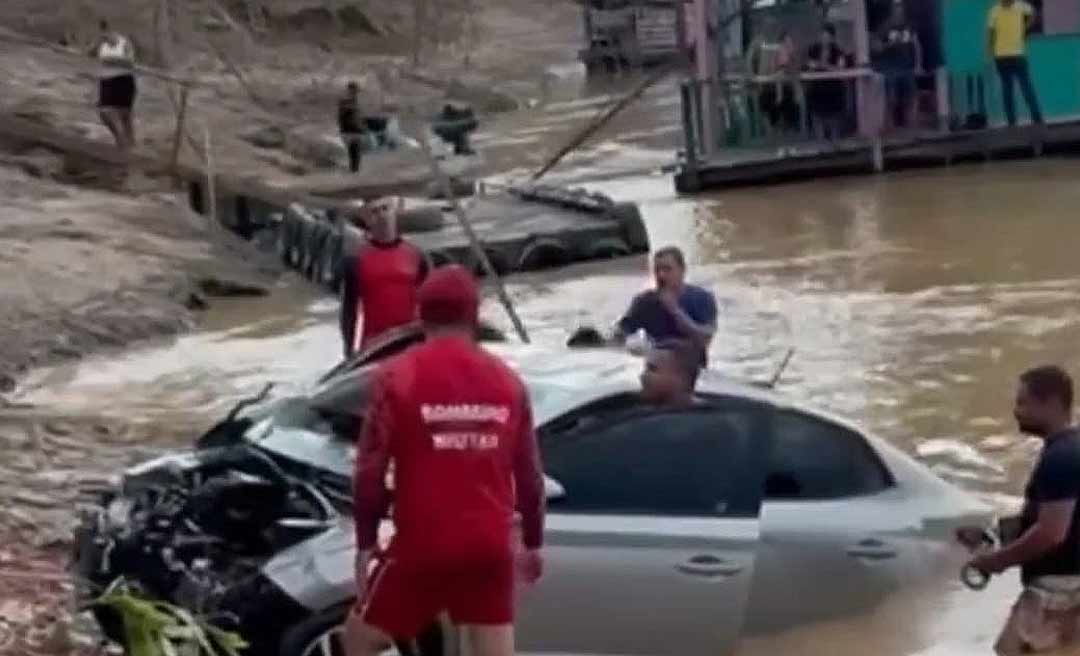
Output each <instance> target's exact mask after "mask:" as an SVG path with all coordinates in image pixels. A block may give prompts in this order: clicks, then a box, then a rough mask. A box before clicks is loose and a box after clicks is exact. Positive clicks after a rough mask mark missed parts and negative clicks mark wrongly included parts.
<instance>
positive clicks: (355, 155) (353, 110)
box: [338, 82, 367, 173]
mask: <svg viewBox="0 0 1080 656" xmlns="http://www.w3.org/2000/svg"><path fill="white" fill-rule="evenodd" d="M338 130H339V131H340V132H341V140H342V141H343V142H344V143H345V149H346V150H348V151H349V170H350V171H352V172H353V173H356V172H357V171H359V170H360V158H361V154H362V153H363V141H364V139H365V138H366V137H367V130H366V128H365V126H364V121H363V120H362V119H361V117H360V85H358V84H357V83H356V82H349V85H348V87H347V88H346V90H345V95H344V96H342V97H341V100H339V101H338Z"/></svg>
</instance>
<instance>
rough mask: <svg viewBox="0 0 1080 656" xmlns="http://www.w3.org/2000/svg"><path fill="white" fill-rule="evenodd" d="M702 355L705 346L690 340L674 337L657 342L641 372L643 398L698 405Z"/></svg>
mask: <svg viewBox="0 0 1080 656" xmlns="http://www.w3.org/2000/svg"><path fill="white" fill-rule="evenodd" d="M702 359H703V358H702V352H701V348H700V347H698V346H697V345H696V344H694V343H693V342H691V341H689V340H683V339H672V340H666V341H663V342H660V343H659V344H657V345H655V346H654V347H653V348H652V349H651V350H650V351H649V353H648V355H647V356H646V357H645V368H644V369H643V370H642V372H641V398H642V399H643V400H644V401H645V402H646V403H649V404H651V405H656V406H662V407H665V408H685V407H688V406H692V405H694V388H695V386H696V385H697V379H698V376H699V375H700V374H701V361H702Z"/></svg>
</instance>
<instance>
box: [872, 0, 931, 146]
mask: <svg viewBox="0 0 1080 656" xmlns="http://www.w3.org/2000/svg"><path fill="white" fill-rule="evenodd" d="M875 45H876V46H877V48H876V50H877V53H876V56H875V58H874V59H875V62H874V64H875V66H874V67H875V68H876V69H877V70H878V71H879V72H880V73H882V74H883V75H884V76H885V97H886V99H887V104H886V107H887V108H888V116H889V118H890V119H891V121H892V126H893V127H896V128H902V127H910V126H912V125H913V124H914V118H915V109H916V106H915V102H916V93H915V91H916V79H915V78H916V76H917V75H921V74H922V70H923V52H922V43H921V42H920V41H919V33H918V31H916V29H915V27H914V25H912V23H911V21H910V20H908V17H907V12H906V11H905V10H904V5H903V3H902V2H895V3H894V4H893V9H892V14H891V15H890V16H889V19H888V20H887V21H886V22H885V24H884V26H882V28H881V30H879V32H878V34H877V38H876V44H875Z"/></svg>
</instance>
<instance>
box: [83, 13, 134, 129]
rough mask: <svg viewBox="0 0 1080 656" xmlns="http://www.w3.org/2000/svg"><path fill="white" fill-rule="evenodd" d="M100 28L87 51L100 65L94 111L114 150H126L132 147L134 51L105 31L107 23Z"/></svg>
mask: <svg viewBox="0 0 1080 656" xmlns="http://www.w3.org/2000/svg"><path fill="white" fill-rule="evenodd" d="M100 27H101V35H100V36H99V37H98V39H97V41H95V42H94V45H93V47H92V48H91V49H90V55H91V56H92V57H95V58H96V59H97V60H98V61H99V62H100V64H101V70H100V73H99V75H100V80H99V82H98V111H99V112H100V115H101V122H102V123H104V124H105V127H106V128H108V129H109V132H111V133H112V135H113V138H114V139H115V140H116V145H117V147H119V148H120V149H121V150H128V149H130V148H132V147H133V146H134V145H135V123H134V120H133V119H132V107H133V106H134V105H135V91H136V89H135V71H134V68H135V50H134V48H133V47H132V45H131V41H130V40H129V39H128V38H127V37H126V36H124V35H123V34H120V33H119V32H113V31H111V30H110V29H109V23H108V21H104V20H103V21H101V24H100Z"/></svg>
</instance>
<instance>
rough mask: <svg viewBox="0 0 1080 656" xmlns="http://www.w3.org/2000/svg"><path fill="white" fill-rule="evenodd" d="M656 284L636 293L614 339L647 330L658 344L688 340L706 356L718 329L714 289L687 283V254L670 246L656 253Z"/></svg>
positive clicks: (623, 340)
mask: <svg viewBox="0 0 1080 656" xmlns="http://www.w3.org/2000/svg"><path fill="white" fill-rule="evenodd" d="M653 275H654V276H655V277H656V288H655V289H650V290H648V291H644V292H642V293H640V294H638V295H637V296H635V297H634V300H633V301H632V302H631V303H630V308H629V309H628V310H627V311H626V314H625V315H624V316H623V318H622V319H620V320H619V322H618V323H617V324H616V325H615V335H614V339H615V341H616V342H618V343H625V341H626V338H627V337H629V336H631V335H633V334H634V333H636V332H637V331H639V330H644V331H645V334H646V335H648V336H649V340H650V341H652V343H654V344H656V343H658V342H664V341H668V340H678V339H684V340H689V341H690V342H692V343H693V344H694V345H696V346H697V347H698V348H700V350H701V353H702V357H703V358H705V357H706V356H707V352H708V349H709V344H710V343H711V342H712V338H713V335H714V334H715V333H716V314H717V312H716V298H715V297H714V296H713V294H712V292H710V291H708V290H705V289H702V288H701V287H698V286H697V285H689V284H687V283H686V257H685V256H683V253H682V251H681V250H679V249H678V248H676V247H674V246H668V247H666V248H661V249H660V250H658V251H656V253H655V254H654V255H653Z"/></svg>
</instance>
